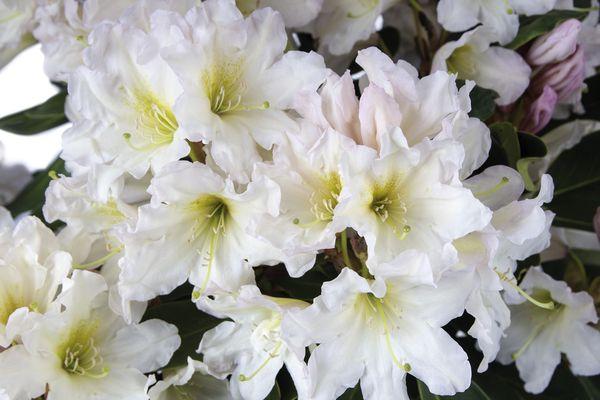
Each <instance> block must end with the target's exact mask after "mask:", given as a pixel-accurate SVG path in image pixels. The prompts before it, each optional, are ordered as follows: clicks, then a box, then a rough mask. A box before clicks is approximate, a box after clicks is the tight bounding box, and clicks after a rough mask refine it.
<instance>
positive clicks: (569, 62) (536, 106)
mask: <svg viewBox="0 0 600 400" xmlns="http://www.w3.org/2000/svg"><path fill="white" fill-rule="evenodd" d="M580 31H581V22H580V21H578V20H576V19H569V20H566V21H564V22H563V23H561V24H559V25H558V26H556V27H555V28H554V29H553V30H552V31H550V32H548V33H546V34H545V35H543V36H540V37H539V38H537V39H536V40H535V41H534V42H533V44H532V45H531V47H530V48H529V50H528V52H527V54H526V56H525V59H526V60H527V62H528V63H529V65H531V67H532V69H533V73H532V78H531V83H530V85H529V89H528V90H527V97H526V104H525V117H524V118H523V120H522V121H521V124H520V129H522V130H524V131H527V132H531V133H537V132H539V131H540V130H541V129H543V128H544V127H545V126H546V125H547V124H548V122H550V119H551V118H552V115H553V113H554V109H555V107H556V105H557V104H559V103H567V102H570V100H571V99H573V96H576V95H578V94H579V93H580V92H581V89H582V88H583V85H584V84H583V80H584V78H585V54H584V51H583V48H582V47H581V46H580V45H578V43H577V40H578V37H579V32H580Z"/></svg>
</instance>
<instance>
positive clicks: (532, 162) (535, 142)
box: [517, 132, 548, 192]
mask: <svg viewBox="0 0 600 400" xmlns="http://www.w3.org/2000/svg"><path fill="white" fill-rule="evenodd" d="M518 138H519V147H520V149H521V158H520V159H519V161H517V170H518V171H519V173H520V174H521V176H522V177H523V180H524V181H525V188H526V189H527V190H529V191H530V192H534V191H537V190H538V189H539V187H538V182H537V180H538V177H533V176H532V170H535V169H536V168H535V167H536V165H537V164H538V163H541V162H543V157H544V156H546V154H547V153H548V149H547V148H546V145H545V144H544V142H543V141H542V140H541V139H540V138H539V137H537V136H535V135H532V134H530V133H524V132H519V134H518Z"/></svg>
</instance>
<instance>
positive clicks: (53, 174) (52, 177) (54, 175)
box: [48, 169, 58, 181]
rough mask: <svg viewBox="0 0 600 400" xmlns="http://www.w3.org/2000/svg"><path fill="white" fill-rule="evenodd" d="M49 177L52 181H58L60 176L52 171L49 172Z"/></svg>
mask: <svg viewBox="0 0 600 400" xmlns="http://www.w3.org/2000/svg"><path fill="white" fill-rule="evenodd" d="M48 176H49V177H50V179H52V180H53V181H55V180H57V179H58V174H57V173H56V171H55V170H53V169H51V170H50V171H48Z"/></svg>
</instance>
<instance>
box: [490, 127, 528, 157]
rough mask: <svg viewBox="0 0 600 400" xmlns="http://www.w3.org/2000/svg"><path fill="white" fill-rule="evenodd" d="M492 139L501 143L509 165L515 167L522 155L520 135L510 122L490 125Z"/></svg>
mask: <svg viewBox="0 0 600 400" xmlns="http://www.w3.org/2000/svg"><path fill="white" fill-rule="evenodd" d="M490 132H491V134H492V139H493V140H495V141H496V142H497V144H499V146H500V149H501V150H502V151H503V154H504V157H505V158H506V162H507V165H508V166H509V167H512V168H515V167H516V165H517V161H518V160H519V158H520V155H521V147H520V145H519V137H518V135H517V131H516V129H515V127H514V126H513V125H512V124H511V123H510V122H496V123H495V124H492V125H491V126H490Z"/></svg>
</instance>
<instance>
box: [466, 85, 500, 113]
mask: <svg viewBox="0 0 600 400" xmlns="http://www.w3.org/2000/svg"><path fill="white" fill-rule="evenodd" d="M469 97H470V98H471V112H470V113H469V116H470V117H474V118H479V119H480V120H482V121H485V120H487V119H488V118H490V117H491V116H492V115H493V114H494V112H495V111H496V101H495V100H496V98H497V97H498V93H496V92H494V91H493V90H490V89H484V88H482V87H479V86H475V87H474V88H473V90H471V93H469Z"/></svg>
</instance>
